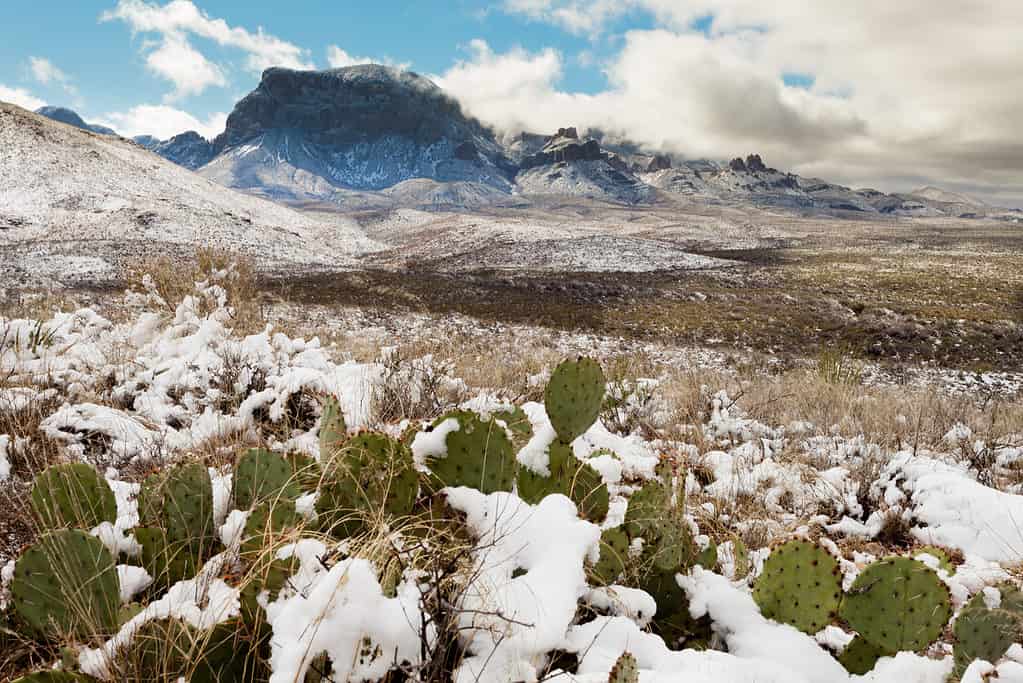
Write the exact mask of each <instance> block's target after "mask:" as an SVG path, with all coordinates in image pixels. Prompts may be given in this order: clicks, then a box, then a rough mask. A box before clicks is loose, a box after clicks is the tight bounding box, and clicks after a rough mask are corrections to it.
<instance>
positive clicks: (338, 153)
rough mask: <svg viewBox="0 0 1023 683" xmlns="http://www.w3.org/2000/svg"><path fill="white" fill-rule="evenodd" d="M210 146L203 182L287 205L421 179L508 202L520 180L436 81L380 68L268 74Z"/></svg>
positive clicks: (276, 70)
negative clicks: (505, 197)
mask: <svg viewBox="0 0 1023 683" xmlns="http://www.w3.org/2000/svg"><path fill="white" fill-rule="evenodd" d="M213 146H214V150H215V152H216V157H215V158H214V159H213V160H212V161H211V162H210V163H208V164H207V165H206V166H205V167H204V168H202V169H201V173H202V175H204V176H205V177H207V178H210V179H213V180H215V181H217V182H219V183H221V184H223V185H226V186H228V187H234V188H239V189H245V190H250V191H256V192H260V193H263V194H266V195H268V196H271V197H274V198H283V199H323V200H343V198H344V196H345V194H346V191H371V192H372V191H381V190H385V189H388V188H392V187H394V186H395V185H397V184H399V183H402V182H404V181H408V180H411V179H417V178H425V179H430V180H435V181H438V182H458V183H473V184H479V185H484V186H488V187H490V188H494V189H497V190H499V191H501V192H505V193H507V192H510V190H511V188H512V183H511V180H510V175H511V174H512V173H513V171H514V167H513V165H512V164H511V162H510V161H509V160H508V159H507V158H506V157H505V155H504V151H503V149H502V148H501V145H499V144H498V143H497V141H496V140H495V139H494V135H493V133H492V132H491V131H489V130H488V129H487V128H485V127H484V126H483V125H482V124H480V123H479V122H478V121H476V120H475V119H472V118H469V117H468V116H466V115H465V114H464V113H463V112H462V109H461V107H460V106H459V104H458V103H457V102H456V101H455V100H454V99H452V98H450V97H448V96H447V95H445V94H444V93H443V91H441V89H440V88H438V87H437V86H436V85H434V84H433V83H432V82H431V81H429V80H428V79H426V78H423V77H422V76H419V75H417V74H415V73H412V72H410V71H399V70H397V69H392V68H389V67H384V66H377V65H361V66H353V67H347V68H343V69H332V70H328V71H296V70H293V69H284V68H271V69H267V70H266V71H264V72H263V76H262V79H261V80H260V83H259V86H258V87H257V88H256V89H255V90H254V91H252V92H251V93H249V94H248V95H246V96H245V97H244V98H243V99H242V100H241V101H240V102H238V104H237V105H236V106H235V108H234V110H233V111H232V112H231V115H230V116H229V117H228V120H227V127H226V129H225V131H224V132H223V133H222V134H221V135H219V136H218V137H217V138H216V140H214V142H213Z"/></svg>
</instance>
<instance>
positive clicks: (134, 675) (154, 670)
mask: <svg viewBox="0 0 1023 683" xmlns="http://www.w3.org/2000/svg"><path fill="white" fill-rule="evenodd" d="M237 626H238V625H237V624H231V623H230V622H228V623H224V624H218V625H217V626H215V627H213V628H211V629H208V630H199V629H196V628H194V627H192V626H190V625H189V624H187V623H185V622H183V621H181V620H180V619H174V618H167V619H154V620H151V621H147V622H146V623H145V624H144V625H142V626H141V627H140V628H139V629H138V630H137V631H136V632H135V635H134V638H133V639H132V648H131V652H132V656H131V658H130V661H126V662H125V663H124V666H123V668H124V669H126V670H125V671H123V672H122V673H123V674H124V675H125V677H126V678H127V679H129V680H145V679H152V680H161V681H173V680H179V679H182V678H184V679H187V680H188V681H189V682H190V683H218V682H219V681H233V680H239V681H241V680H256V679H255V677H254V676H253V673H254V672H252V671H251V670H250V671H248V672H246V671H245V670H244V667H245V665H246V661H245V660H246V659H248V660H249V662H248V666H249V667H252V666H257V664H256V663H255V661H254V660H255V658H248V657H246V654H247V653H246V649H247V647H248V644H245V643H242V642H240V641H239V637H238V634H237Z"/></svg>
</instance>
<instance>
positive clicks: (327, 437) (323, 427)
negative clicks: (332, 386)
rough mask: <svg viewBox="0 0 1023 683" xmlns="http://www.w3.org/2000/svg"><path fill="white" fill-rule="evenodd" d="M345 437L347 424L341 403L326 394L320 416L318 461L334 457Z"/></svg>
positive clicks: (342, 444) (325, 460) (346, 437)
mask: <svg viewBox="0 0 1023 683" xmlns="http://www.w3.org/2000/svg"><path fill="white" fill-rule="evenodd" d="M347 439H348V425H346V424H345V416H344V414H343V413H342V412H341V405H340V404H339V403H338V401H337V399H336V398H334V397H333V396H328V397H327V400H326V401H324V403H323V414H322V416H321V417H320V461H321V462H327V461H328V460H329V459H330V458H332V457H334V455H335V454H336V453H337V452H338V451H340V450H341V447H342V446H344V443H345V441H346V440H347Z"/></svg>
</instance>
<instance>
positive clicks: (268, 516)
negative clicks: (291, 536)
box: [241, 500, 302, 557]
mask: <svg viewBox="0 0 1023 683" xmlns="http://www.w3.org/2000/svg"><path fill="white" fill-rule="evenodd" d="M301 523H302V518H301V517H300V516H299V514H298V513H297V512H295V502H294V501H291V500H278V501H271V500H265V501H263V502H262V503H260V504H258V505H257V506H256V507H254V508H252V511H251V512H249V516H248V518H246V520H245V529H244V531H243V532H242V543H241V553H242V556H243V557H246V556H247V557H251V556H252V555H255V554H258V553H259V552H260V551H261V550H262V549H263V548H265V547H267V546H268V545H270V544H272V543H273V542H274V541H275V540H279V538H280V536H281V535H283V534H284V533H285V532H287V531H288V530H289V529H294V528H295V527H297V526H299V524H301ZM268 541H269V543H268Z"/></svg>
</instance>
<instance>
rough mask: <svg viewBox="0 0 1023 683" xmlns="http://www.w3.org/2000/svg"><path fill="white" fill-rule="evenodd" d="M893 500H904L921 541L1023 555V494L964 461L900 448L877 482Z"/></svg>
mask: <svg viewBox="0 0 1023 683" xmlns="http://www.w3.org/2000/svg"><path fill="white" fill-rule="evenodd" d="M876 485H877V486H878V488H879V490H880V491H882V492H883V496H884V499H885V501H887V502H888V503H889V504H890V505H905V507H906V511H905V515H904V516H905V517H906V518H907V519H909V520H911V521H912V522H914V523H915V524H916V526H914V527H913V531H912V533H913V536H914V537H915V538H916V539H917V540H919V541H920V542H921V543H925V544H934V545H943V546H948V547H952V548H957V549H959V550H962V551H963V552H965V553H969V554H972V555H977V556H979V557H981V558H983V559H985V560H990V561H996V562H1001V563H1007V564H1011V563H1018V562H1020V561H1021V560H1023V496H1020V495H1015V494H1011V493H1005V492H1003V491H999V490H997V489H994V488H991V487H989V486H984V485H983V484H981V483H979V482H977V481H976V480H974V479H973V478H971V477H970V476H969V474H968V473H967V471H966V469H965V468H963V467H962V466H956V465H950V464H947V463H945V462H941V461H939V460H936V459H934V458H929V457H922V456H914V455H912V454H910V453H901V454H898V455H897V456H895V458H893V459H892V461H891V462H890V463H889V464H888V466H887V467H886V468H885V471H884V472H883V473H882V474H881V477H880V478H879V480H878V482H877V484H876Z"/></svg>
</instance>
